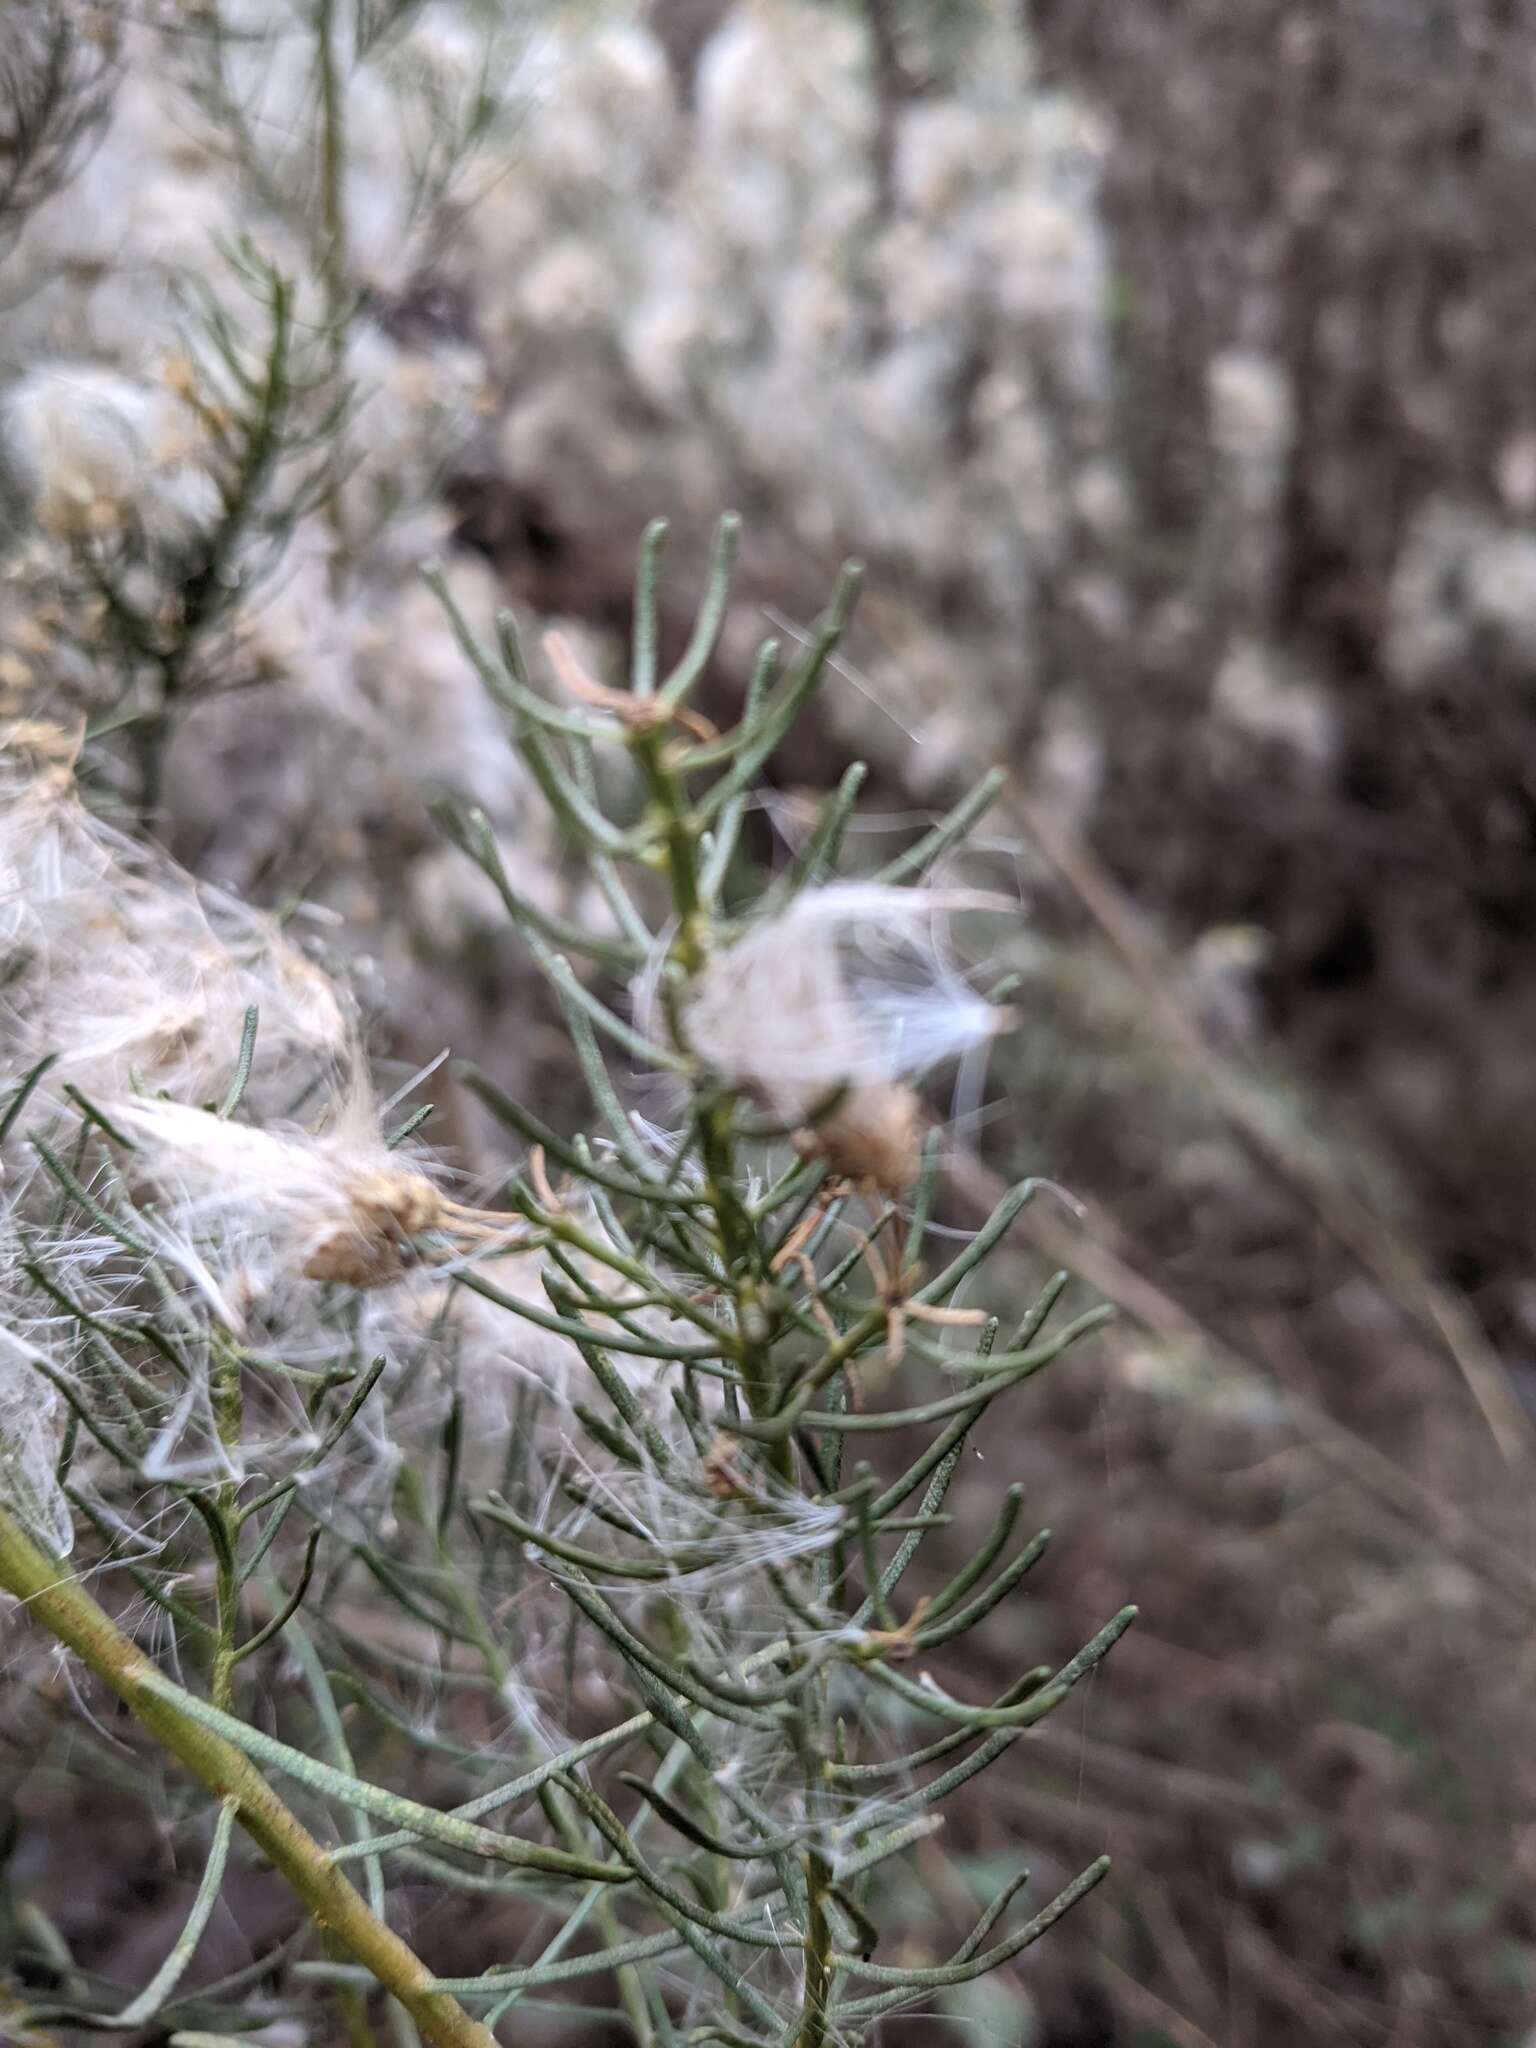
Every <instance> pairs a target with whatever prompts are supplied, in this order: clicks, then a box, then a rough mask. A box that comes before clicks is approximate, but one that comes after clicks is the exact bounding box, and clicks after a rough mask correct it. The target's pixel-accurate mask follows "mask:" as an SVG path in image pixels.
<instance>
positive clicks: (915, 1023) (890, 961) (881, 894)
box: [641, 882, 1007, 1192]
mask: <svg viewBox="0 0 1536 2048" xmlns="http://www.w3.org/2000/svg"><path fill="white" fill-rule="evenodd" d="M999 905H1000V899H996V898H992V897H988V896H985V895H982V894H980V893H978V892H976V891H966V890H957V891H947V892H946V891H940V890H934V889H901V888H893V887H889V886H886V885H883V884H880V883H873V882H839V883H833V884H830V885H828V886H827V887H825V888H820V889H807V890H804V891H803V892H802V893H801V894H800V895H799V896H797V897H796V898H795V899H794V901H793V902H792V903H791V904H790V906H789V908H788V909H787V910H785V911H783V912H781V913H780V914H779V915H777V916H775V917H770V918H765V919H763V920H762V921H761V922H759V923H757V924H755V925H753V926H751V927H750V928H749V929H748V930H747V932H746V933H745V934H744V935H743V936H742V937H741V938H739V939H738V940H736V942H735V943H734V944H733V945H731V946H729V947H727V948H726V949H725V951H723V952H721V953H719V954H717V955H716V956H715V957H714V959H712V960H711V961H710V962H709V964H708V965H707V966H706V967H705V969H704V971H703V973H702V974H701V975H700V977H699V979H698V981H697V983H696V985H695V988H694V990H693V993H692V995H691V997H690V999H689V1001H688V1004H687V1007H686V1010H685V1012H684V1017H683V1026H684V1032H685V1036H686V1038H687V1040H688V1043H689V1045H690V1046H691V1047H692V1049H693V1050H694V1051H695V1052H697V1053H698V1054H699V1055H700V1056H701V1057H702V1058H703V1059H705V1060H706V1061H707V1062H708V1063H709V1065H710V1066H711V1067H713V1068H714V1069H715V1071H716V1072H717V1073H719V1074H721V1075H722V1076H723V1077H724V1078H725V1079H726V1080H728V1081H730V1082H732V1083H733V1084H734V1085H735V1086H736V1087H738V1088H741V1089H742V1090H743V1091H744V1092H745V1093H747V1094H750V1095H751V1096H752V1097H753V1098H754V1099H755V1100H758V1101H760V1102H762V1103H764V1104H765V1105H766V1106H767V1107H769V1108H770V1109H772V1110H773V1111H774V1112H775V1113H776V1114H778V1115H780V1116H782V1117H784V1118H785V1119H786V1120H787V1121H794V1120H797V1119H801V1118H804V1119H810V1118H812V1117H813V1115H814V1114H815V1113H816V1112H817V1111H818V1109H821V1108H824V1106H825V1105H826V1104H827V1102H828V1099H829V1098H830V1097H832V1096H833V1095H835V1094H836V1092H837V1091H838V1090H839V1089H842V1090H844V1091H845V1093H844V1094H843V1096H842V1099H841V1101H840V1102H838V1104H837V1106H836V1107H835V1108H834V1109H833V1110H832V1111H831V1113H830V1114H829V1115H823V1116H821V1117H819V1119H818V1120H817V1122H816V1126H815V1130H814V1132H813V1133H812V1135H811V1139H810V1142H811V1143H812V1144H813V1145H814V1148H815V1149H817V1150H818V1151H820V1152H822V1153H823V1154H824V1156H825V1157H826V1158H827V1159H828V1160H829V1162H830V1163H831V1165H832V1166H833V1168H834V1170H835V1171H837V1172H839V1173H844V1174H847V1175H849V1176H850V1177H851V1178H854V1179H868V1180H872V1181H874V1182H875V1183H876V1185H878V1186H880V1187H882V1188H886V1189H888V1190H890V1191H891V1192H899V1191H900V1190H902V1189H904V1188H906V1187H908V1186H910V1185H911V1183H912V1181H913V1180H914V1179H915V1177H916V1173H917V1161H918V1151H919V1142H920V1137H921V1115H920V1110H919V1106H918V1102H917V1098H916V1097H915V1095H914V1094H913V1093H912V1091H911V1089H910V1087H909V1086H908V1085H907V1083H908V1081H909V1079H910V1077H912V1076H914V1075H917V1074H921V1073H924V1072H926V1071H927V1070H928V1069H930V1068H932V1067H935V1066H937V1065H940V1064H941V1063H943V1062H944V1061H947V1060H951V1059H957V1058H960V1057H962V1056H964V1055H965V1054H966V1053H968V1052H972V1051H974V1050H975V1049H976V1048H977V1047H979V1046H982V1045H985V1044H986V1042H987V1041H988V1040H989V1039H990V1038H991V1037H992V1036H993V1034H994V1033H995V1032H996V1031H997V1030H998V1028H999V1026H1000V1025H1001V1024H1003V1023H1005V1022H1006V1021H1007V1020H1006V1016H1005V1015H1004V1013H1002V1012H999V1011H998V1010H997V1009H996V1008H995V1007H993V1006H992V1005H991V1004H989V1003H987V1002H986V1001H985V1000H984V999H983V998H982V997H981V996H979V995H977V993H976V992H975V990H974V989H972V988H971V987H970V985H969V983H968V982H967V981H966V980H965V979H964V977H963V976H962V975H961V974H960V973H959V971H958V970H957V969H956V968H955V966H954V965H953V963H952V962H951V961H950V959H949V957H948V954H947V951H946V948H945V944H944V929H945V924H946V920H947V918H948V917H949V916H950V915H951V914H953V913H955V912H959V911H965V910H978V909H988V908H992V909H995V908H998V907H999ZM641 1007H642V1009H644V1008H646V1007H649V1005H648V1004H647V1003H646V1002H645V1000H644V998H643V997H642V1004H641ZM653 1028H654V1027H653Z"/></svg>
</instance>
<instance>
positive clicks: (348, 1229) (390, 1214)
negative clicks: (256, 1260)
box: [304, 1168, 443, 1287]
mask: <svg viewBox="0 0 1536 2048" xmlns="http://www.w3.org/2000/svg"><path fill="white" fill-rule="evenodd" d="M347 1202H348V1214H347V1217H346V1220H345V1222H344V1223H342V1224H341V1226H340V1227H339V1228H337V1229H333V1230H329V1231H327V1233H326V1235H325V1236H324V1237H323V1238H322V1239H321V1240H320V1242H319V1243H318V1244H317V1245H315V1246H314V1248H313V1250H312V1251H311V1252H310V1254H309V1257H308V1258H307V1259H306V1260H305V1262H304V1276H305V1278H306V1279H308V1280H335V1281H339V1282H340V1283H341V1284H342V1285H343V1286H346V1287H379V1286H382V1285H383V1284H384V1283H385V1282H386V1281H389V1280H394V1279H397V1278H398V1277H399V1275H400V1274H401V1273H402V1272H403V1271H404V1269H405V1267H406V1266H407V1265H408V1264H409V1263H410V1260H411V1239H412V1238H414V1237H417V1236H419V1235H420V1234H421V1232H422V1231H424V1230H431V1229H432V1228H433V1227H434V1226H435V1225H436V1224H437V1223H438V1222H439V1221H440V1220H441V1218H442V1213H443V1203H442V1197H441V1196H440V1195H439V1194H438V1192H437V1189H436V1188H435V1187H433V1185H432V1183H431V1181H429V1180H427V1179H425V1178H424V1177H423V1175H421V1174H419V1173H408V1172H404V1171H401V1172H396V1171H394V1170H392V1169H389V1168H379V1169H376V1170H374V1171H370V1172H368V1173H361V1174H357V1175H356V1176H354V1178H353V1179H352V1180H351V1181H350V1182H349V1183H348V1185H347Z"/></svg>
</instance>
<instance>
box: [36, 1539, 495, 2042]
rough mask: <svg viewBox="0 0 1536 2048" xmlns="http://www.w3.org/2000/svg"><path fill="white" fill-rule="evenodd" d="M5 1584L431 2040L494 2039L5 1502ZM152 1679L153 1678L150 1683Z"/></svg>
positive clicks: (256, 1775)
mask: <svg viewBox="0 0 1536 2048" xmlns="http://www.w3.org/2000/svg"><path fill="white" fill-rule="evenodd" d="M0 1587H3V1588H4V1590H5V1591H6V1592H8V1593H9V1594H11V1595H12V1596H13V1598H15V1599H17V1600H22V1601H25V1602H26V1603H27V1606H28V1609H29V1612H30V1614H31V1616H32V1618H33V1620H34V1621H36V1622H37V1623H38V1624H39V1625H40V1626H41V1627H43V1628H45V1629H46V1630H47V1631H48V1632H49V1634H50V1635H52V1636H54V1637H55V1638H56V1639H57V1640H58V1641H59V1642H61V1643H63V1644H64V1645H65V1646H66V1648H68V1649H70V1650H73V1651H74V1653H75V1655H76V1656H77V1657H79V1659H80V1660H81V1662H82V1663H83V1664H84V1665H85V1666H86V1667H87V1669H89V1670H90V1671H92V1672H94V1673H95V1675H96V1676H97V1677H98V1678H100V1679H102V1680H103V1681H104V1682H105V1683H106V1684H107V1685H110V1686H111V1687H112V1689H113V1690H114V1691H115V1692H116V1693H117V1694H118V1696H119V1697H120V1698H121V1699H122V1700H123V1701H124V1703H125V1704H126V1705H127V1706H128V1708H129V1709H130V1711H131V1712H132V1713H133V1715H134V1716H135V1718H136V1719H137V1720H138V1721H139V1722H140V1723H141V1724H142V1725H143V1726H144V1727H145V1728H146V1729H147V1730H148V1731H149V1733H150V1734H151V1735H153V1736H154V1737H155V1738H156V1740H157V1741H159V1742H160V1743H161V1744H162V1745H163V1746H164V1747H165V1748H166V1749H167V1750H169V1751H170V1753H171V1754H172V1756H174V1757H176V1758H177V1759H178V1760H179V1761H180V1762H181V1763H183V1764H184V1765H185V1766H186V1767H187V1769H188V1770H190V1771H191V1772H192V1773H193V1775H194V1776H195V1777H197V1778H198V1779H200V1780H201V1782H202V1783H203V1784H204V1785H205V1786H207V1788H208V1790H209V1791H210V1792H212V1793H213V1794H214V1795H215V1796H216V1797H217V1798H219V1799H231V1800H233V1801H234V1803H235V1810H236V1813H237V1815H238V1818H239V1821H240V1825H241V1826H242V1827H243V1828H244V1829H245V1831H246V1833H247V1834H248V1835H249V1836H250V1837H251V1839H252V1840H253V1841H254V1842H255V1843H256V1844H257V1846H258V1847H259V1848H260V1849H261V1850H262V1851H263V1853H264V1854H265V1855H266V1856H267V1857H268V1858H269V1860H270V1861H271V1862H272V1863H273V1864H274V1865H275V1867H276V1868H277V1869H278V1870H280V1871H281V1872H282V1874H283V1876H284V1877H285V1878H286V1879H287V1881H288V1883H289V1884H290V1885H291V1886H292V1887H293V1890H294V1891H295V1893H296V1894H297V1895H298V1897H299V1898H300V1899H301V1900H302V1901H303V1902H304V1905H305V1907H306V1908H307V1910H308V1912H309V1914H310V1917H311V1918H312V1920H313V1921H314V1923H315V1925H316V1926H317V1927H318V1928H320V1929H321V1930H323V1932H325V1933H326V1934H327V1935H328V1936H330V1937H331V1938H332V1939H333V1940H334V1941H336V1942H337V1943H338V1944H339V1945H340V1946H341V1947H342V1948H343V1949H344V1950H345V1951H346V1952H347V1954H348V1955H350V1956H352V1957H353V1958H354V1959H355V1960H356V1961H357V1962H359V1963H361V1964H363V1966H364V1967H365V1968H367V1969H368V1970H370V1971H372V1973H373V1975H374V1976H375V1977H376V1978H377V1979H378V1981H379V1983H380V1984H382V1985H383V1986H384V1988H385V1989H386V1990H387V1991H390V1992H391V1993H393V1995H394V1996H395V1997H396V1998H398V1999H399V2001H400V2003H401V2004H402V2005H403V2006H404V2007H405V2009H406V2011H407V2012H408V2013H409V2014H410V2015H411V2018H412V2019H413V2020H414V2021H415V2022H416V2025H417V2026H418V2027H419V2028H420V2029H421V2032H422V2033H423V2035H424V2036H425V2037H426V2039H427V2040H428V2041H430V2042H432V2043H433V2044H434V2048H496V2044H495V2040H494V2037H493V2036H492V2035H491V2034H490V2033H489V2032H488V2030H487V2029H486V2028H485V2027H483V2026H481V2025H480V2024H479V2022H478V2021H476V2020H472V2019H471V2018H470V2016H469V2015H468V2013H466V2012H465V2011H464V2009H463V2007H462V2006H460V2005H459V2004H458V2002H457V2001H456V2000H455V1999H453V1998H450V1997H449V1996H448V1995H447V1994H446V1993H445V1992H440V1991H434V1990H432V1989H431V1988H430V1987H431V1983H432V1977H431V1973H430V1971H429V1970H428V1969H427V1968H426V1966H425V1965H424V1964H423V1963H422V1961H421V1959H420V1958H419V1957H418V1956H417V1955H416V1954H415V1953H414V1951H413V1950H411V1949H410V1948H408V1947H407V1946H406V1944H405V1943H404V1942H403V1941H402V1940H401V1939H400V1937H399V1935H397V1934H396V1933H394V1932H393V1930H392V1929H390V1928H389V1927H386V1926H385V1924H384V1923H383V1921H382V1920H380V1919H378V1918H376V1917H375V1915H374V1914H373V1913H372V1912H370V1910H369V1908H368V1906H367V1904H366V1903H365V1902H364V1900H363V1898H362V1897H361V1895H360V1894H359V1893H358V1892H357V1891H356V1890H355V1889H354V1888H353V1886H352V1885H351V1884H350V1883H349V1882H348V1880H347V1879H346V1878H345V1877H344V1876H343V1875H342V1873H341V1872H340V1871H339V1870H337V1869H336V1868H335V1867H334V1865H333V1864H332V1862H331V1859H330V1857H329V1856H328V1855H327V1853H326V1851H325V1850H324V1849H323V1848H322V1847H321V1845H320V1844H319V1843H318V1842H317V1841H316V1840H315V1838H314V1836H313V1835H311V1834H310V1833H309V1832H308V1830H307V1829H306V1828H304V1827H303V1826H302V1825H301V1824H300V1822H299V1821H298V1819H297V1818H296V1817H295V1815H294V1814H293V1813H292V1812H291V1811H290V1810H289V1808H288V1807H287V1806H285V1805H284V1804H283V1802H282V1800H280V1799H279V1798H278V1797H277V1795H276V1793H275V1792H273V1790H272V1789H271V1787H270V1786H269V1785H268V1784H267V1782H266V1780H265V1779H264V1778H263V1777H262V1775H261V1773H260V1772H259V1771H258V1770H257V1769H256V1767H255V1765H254V1764H252V1763H250V1762H249V1761H248V1760H247V1759H246V1758H245V1757H243V1756H242V1755H241V1754H240V1752H239V1750H237V1749H236V1748H235V1747H234V1745H233V1744H232V1743H229V1742H226V1741H225V1740H224V1739H223V1737H222V1736H219V1735H215V1734H214V1733H213V1732H212V1731H211V1730H210V1729H207V1728H202V1727H199V1726H198V1724H197V1723H196V1722H195V1721H194V1720H192V1718H191V1717H190V1716H189V1715H188V1714H186V1713H184V1712H183V1711H182V1709H181V1707H180V1706H179V1704H178V1702H177V1698H176V1695H175V1689H174V1688H172V1687H169V1686H167V1685H166V1684H165V1683H164V1681H163V1680H161V1679H160V1677H159V1674H158V1672H157V1671H156V1669H155V1666H154V1665H153V1664H152V1663H151V1662H150V1660H149V1658H148V1657H146V1656H145V1655H144V1653H143V1651H142V1650H140V1649H139V1648H138V1646H137V1645H136V1644H135V1643H133V1642H131V1641H130V1640H129V1638H128V1637H127V1636H125V1635H124V1634H123V1632H122V1631H121V1629H119V1628H118V1626H117V1624H116V1623H115V1622H114V1621H113V1620H112V1619H111V1617H110V1616H109V1615H107V1614H106V1613H105V1612H104V1611H103V1609H101V1608H100V1607H98V1606H97V1604H96V1602H95V1601H94V1600H93V1599H91V1597H90V1595H89V1594H88V1593H86V1592H85V1591H84V1589H83V1588H82V1587H81V1586H80V1585H79V1584H78V1582H77V1581H76V1580H75V1579H74V1578H73V1577H72V1576H71V1575H70V1573H69V1572H68V1570H67V1569H66V1567H64V1566H63V1565H61V1564H59V1563H57V1562H56V1561H55V1560H54V1559H53V1558H51V1557H49V1556H48V1555H47V1554H46V1553H45V1552H44V1551H43V1550H41V1549H40V1548H39V1547H38V1545H37V1544H36V1543H34V1542H33V1540H32V1538H31V1537H30V1536H29V1535H27V1533H26V1531H25V1530H24V1529H23V1528H22V1527H21V1525H20V1524H19V1523H18V1522H17V1521H15V1520H14V1519H13V1517H12V1516H11V1515H10V1514H8V1513H7V1512H6V1511H5V1509H4V1508H0ZM147 1680H154V1681H155V1683H156V1688H157V1689H156V1690H154V1691H151V1690H150V1688H149V1685H148V1684H147V1683H146V1681H147Z"/></svg>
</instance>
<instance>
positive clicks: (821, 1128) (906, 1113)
mask: <svg viewBox="0 0 1536 2048" xmlns="http://www.w3.org/2000/svg"><path fill="white" fill-rule="evenodd" d="M795 1144H796V1147H797V1149H798V1150H799V1151H800V1152H801V1153H803V1154H804V1155H805V1156H806V1157H807V1158H811V1159H824V1160H825V1161H826V1162H827V1165H828V1166H829V1167H830V1168H831V1169H832V1171H833V1173H835V1174H837V1175H839V1176H840V1177H841V1178H843V1179H844V1180H852V1181H860V1182H864V1183H867V1184H869V1185H872V1186H874V1187H876V1188H878V1189H879V1190H880V1192H881V1194H883V1195H892V1196H900V1195H904V1194H906V1193H907V1192H908V1190H909V1189H910V1188H911V1187H912V1186H913V1184H914V1183H915V1181H916V1180H917V1176H918V1172H919V1170H920V1169H921V1166H922V1158H923V1114H922V1105H921V1103H920V1102H919V1101H918V1098H917V1096H916V1095H915V1094H914V1093H913V1091H912V1090H911V1089H910V1088H908V1087H905V1086H904V1085H903V1084H901V1083H900V1082H894V1081H887V1082H879V1083H876V1084H875V1085H873V1086H871V1087H868V1088H855V1089H853V1090H852V1091H851V1092H850V1093H849V1094H848V1095H847V1096H845V1097H844V1099H843V1101H842V1102H840V1103H839V1104H838V1106H837V1108H836V1109H834V1110H833V1111H832V1113H831V1115H830V1116H827V1117H824V1118H823V1119H822V1121H821V1122H820V1123H818V1124H816V1125H815V1126H814V1127H813V1128H807V1129H805V1130H803V1131H799V1132H797V1133H796V1135H795Z"/></svg>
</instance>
